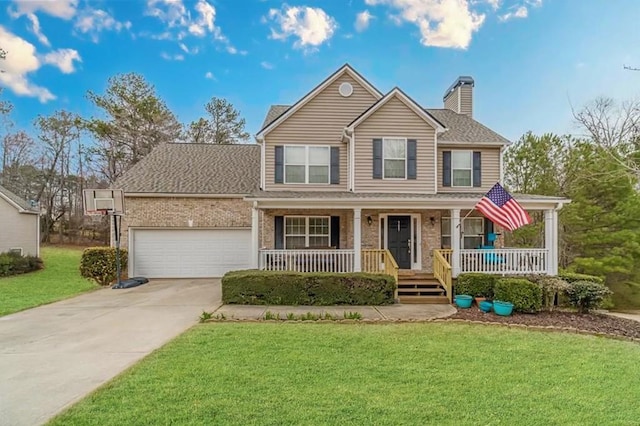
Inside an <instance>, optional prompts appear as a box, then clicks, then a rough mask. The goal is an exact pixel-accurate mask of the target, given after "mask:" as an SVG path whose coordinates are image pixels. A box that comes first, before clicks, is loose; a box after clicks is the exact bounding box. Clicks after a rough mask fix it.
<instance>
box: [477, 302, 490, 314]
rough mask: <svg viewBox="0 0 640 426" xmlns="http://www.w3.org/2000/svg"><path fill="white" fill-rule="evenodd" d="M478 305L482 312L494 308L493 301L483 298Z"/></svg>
mask: <svg viewBox="0 0 640 426" xmlns="http://www.w3.org/2000/svg"><path fill="white" fill-rule="evenodd" d="M478 307H479V308H480V310H481V311H482V312H491V308H493V303H491V302H490V301H488V300H483V301H482V302H480V305H478Z"/></svg>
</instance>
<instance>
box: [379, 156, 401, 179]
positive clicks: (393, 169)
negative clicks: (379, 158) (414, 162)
mask: <svg viewBox="0 0 640 426" xmlns="http://www.w3.org/2000/svg"><path fill="white" fill-rule="evenodd" d="M404 169H405V167H404V160H384V177H385V178H404Z"/></svg>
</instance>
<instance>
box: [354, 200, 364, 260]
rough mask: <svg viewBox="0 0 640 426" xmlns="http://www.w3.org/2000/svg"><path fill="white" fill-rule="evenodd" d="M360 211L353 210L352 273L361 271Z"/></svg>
mask: <svg viewBox="0 0 640 426" xmlns="http://www.w3.org/2000/svg"><path fill="white" fill-rule="evenodd" d="M361 216H362V209H353V271H354V272H361V271H362V220H361Z"/></svg>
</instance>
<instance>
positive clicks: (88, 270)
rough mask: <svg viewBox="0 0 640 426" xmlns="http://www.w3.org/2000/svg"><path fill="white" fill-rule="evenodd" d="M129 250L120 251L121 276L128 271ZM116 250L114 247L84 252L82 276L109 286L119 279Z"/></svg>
mask: <svg viewBox="0 0 640 426" xmlns="http://www.w3.org/2000/svg"><path fill="white" fill-rule="evenodd" d="M127 261H128V255H127V250H125V249H120V267H121V269H120V272H121V275H122V274H124V271H126V270H127ZM116 268H117V267H116V249H115V248H113V247H90V248H87V249H85V250H84V251H83V252H82V259H81V260H80V274H81V275H82V276H83V277H85V278H91V279H94V280H95V281H96V282H97V283H98V284H100V285H103V286H107V285H110V284H112V283H113V282H114V281H116V279H117V277H118V276H117V269H116Z"/></svg>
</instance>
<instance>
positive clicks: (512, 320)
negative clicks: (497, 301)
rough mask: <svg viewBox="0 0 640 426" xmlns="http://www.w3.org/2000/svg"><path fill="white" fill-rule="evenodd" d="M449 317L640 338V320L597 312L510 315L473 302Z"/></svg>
mask: <svg viewBox="0 0 640 426" xmlns="http://www.w3.org/2000/svg"><path fill="white" fill-rule="evenodd" d="M450 318H452V319H463V320H468V321H482V322H491V323H499V324H522V325H526V326H532V327H544V328H551V327H555V328H558V329H572V330H580V331H584V332H590V333H594V334H605V335H611V336H621V337H625V338H631V339H640V322H638V321H633V320H629V319H625V318H618V317H613V316H609V315H603V314H595V313H592V314H578V313H575V312H566V311H553V312H539V313H537V314H521V313H517V312H514V313H513V315H511V316H508V317H501V316H498V315H496V314H494V313H484V312H482V311H481V310H480V309H478V308H477V307H476V306H472V307H471V308H469V309H458V312H457V313H456V314H454V315H453V316H451V317H450Z"/></svg>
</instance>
